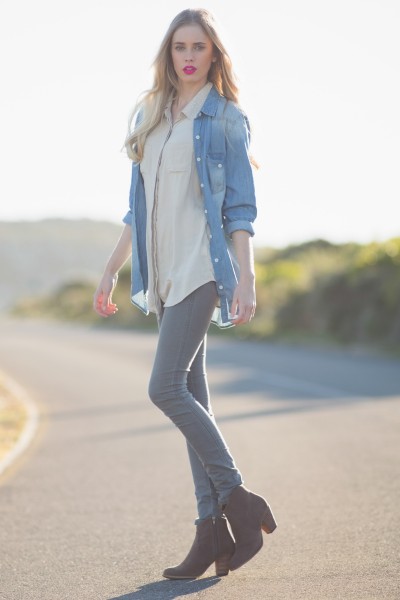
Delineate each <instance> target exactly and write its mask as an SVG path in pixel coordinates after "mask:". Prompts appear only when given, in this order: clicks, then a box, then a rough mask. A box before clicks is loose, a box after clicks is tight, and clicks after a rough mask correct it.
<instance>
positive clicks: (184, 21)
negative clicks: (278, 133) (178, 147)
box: [124, 8, 239, 162]
mask: <svg viewBox="0 0 400 600" xmlns="http://www.w3.org/2000/svg"><path fill="white" fill-rule="evenodd" d="M193 23H196V24H197V25H200V27H202V29H203V30H204V32H205V33H206V34H207V35H208V37H209V38H210V40H211V41H212V43H213V50H214V56H215V57H216V61H215V62H213V63H212V65H211V68H210V71H209V73H208V80H209V81H211V82H212V83H213V84H214V86H215V87H216V88H217V90H218V92H219V93H220V94H221V95H222V96H225V98H227V100H232V101H233V102H235V103H237V104H238V94H239V89H238V86H237V83H236V77H235V75H234V72H233V68H232V61H231V59H230V57H229V55H228V52H227V51H226V49H225V47H224V45H223V43H222V41H221V38H220V35H219V34H218V31H217V25H216V23H215V20H214V17H213V16H212V14H211V13H210V12H209V11H208V10H206V9H205V8H195V9H186V10H183V11H182V12H180V13H179V14H178V15H177V16H176V17H175V19H174V20H173V21H172V23H171V25H170V26H169V28H168V31H167V33H166V34H165V36H164V39H163V41H162V43H161V46H160V49H159V50H158V53H157V55H156V58H155V60H154V62H153V65H152V66H153V69H154V81H153V87H152V88H151V89H150V90H147V91H146V92H144V93H143V94H142V98H141V99H139V100H138V101H137V102H136V105H135V107H134V108H133V110H132V112H131V114H130V116H129V121H128V134H127V137H126V139H125V144H124V146H125V148H126V151H127V154H128V156H129V158H131V159H132V160H134V161H137V162H139V161H140V160H141V159H142V157H143V148H144V143H145V141H146V137H147V136H148V134H149V133H150V132H151V131H152V130H153V129H154V128H155V127H156V126H157V125H158V124H159V123H160V121H161V119H162V115H163V113H164V108H165V105H166V104H167V102H168V99H169V97H170V95H171V93H172V94H175V93H177V92H178V82H179V79H178V76H177V74H176V73H175V69H174V66H173V63H172V57H171V43H172V37H173V35H174V33H175V31H176V30H177V29H178V28H179V27H182V26H183V25H192V24H193ZM141 109H142V111H143V112H142V115H141V119H140V123H139V122H137V123H136V125H135V126H134V130H133V131H131V128H132V121H133V118H134V116H135V115H136V113H138V111H139V110H141Z"/></svg>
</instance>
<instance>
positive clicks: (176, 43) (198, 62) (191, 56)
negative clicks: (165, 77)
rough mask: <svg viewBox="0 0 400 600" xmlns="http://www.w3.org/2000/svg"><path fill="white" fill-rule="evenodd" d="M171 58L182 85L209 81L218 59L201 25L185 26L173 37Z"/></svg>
mask: <svg viewBox="0 0 400 600" xmlns="http://www.w3.org/2000/svg"><path fill="white" fill-rule="evenodd" d="M171 57H172V62H173V65H174V69H175V72H176V74H177V76H178V78H179V81H180V82H181V83H182V84H185V85H186V84H188V83H197V84H199V83H201V82H204V84H205V83H206V81H207V75H208V72H209V70H210V67H211V65H212V63H213V62H215V60H216V57H215V56H214V53H213V44H212V41H211V40H210V38H209V37H208V35H207V34H206V33H205V32H204V30H203V29H202V28H201V27H200V25H197V24H193V25H183V26H182V27H179V29H177V30H176V31H175V33H174V35H173V37H172V42H171Z"/></svg>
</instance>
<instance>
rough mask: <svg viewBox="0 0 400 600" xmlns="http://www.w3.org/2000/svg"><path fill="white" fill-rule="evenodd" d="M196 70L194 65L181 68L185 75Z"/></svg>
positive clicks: (191, 73)
mask: <svg viewBox="0 0 400 600" xmlns="http://www.w3.org/2000/svg"><path fill="white" fill-rule="evenodd" d="M196 71H197V69H196V67H185V68H184V69H183V72H184V73H186V75H193V73H195V72H196Z"/></svg>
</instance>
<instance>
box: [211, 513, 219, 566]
mask: <svg viewBox="0 0 400 600" xmlns="http://www.w3.org/2000/svg"><path fill="white" fill-rule="evenodd" d="M212 522H213V532H214V550H215V558H218V554H219V543H218V541H219V540H218V529H217V523H216V517H212Z"/></svg>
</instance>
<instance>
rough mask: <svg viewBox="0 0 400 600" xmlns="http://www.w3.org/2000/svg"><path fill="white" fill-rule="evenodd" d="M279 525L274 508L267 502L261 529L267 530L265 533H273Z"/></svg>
mask: <svg viewBox="0 0 400 600" xmlns="http://www.w3.org/2000/svg"><path fill="white" fill-rule="evenodd" d="M276 527H277V523H276V521H275V519H274V515H273V514H272V510H271V509H270V507H269V506H268V504H267V508H266V509H265V512H264V516H263V518H262V522H261V529H262V530H263V531H265V533H272V532H273V531H274V530H275V529H276Z"/></svg>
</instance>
